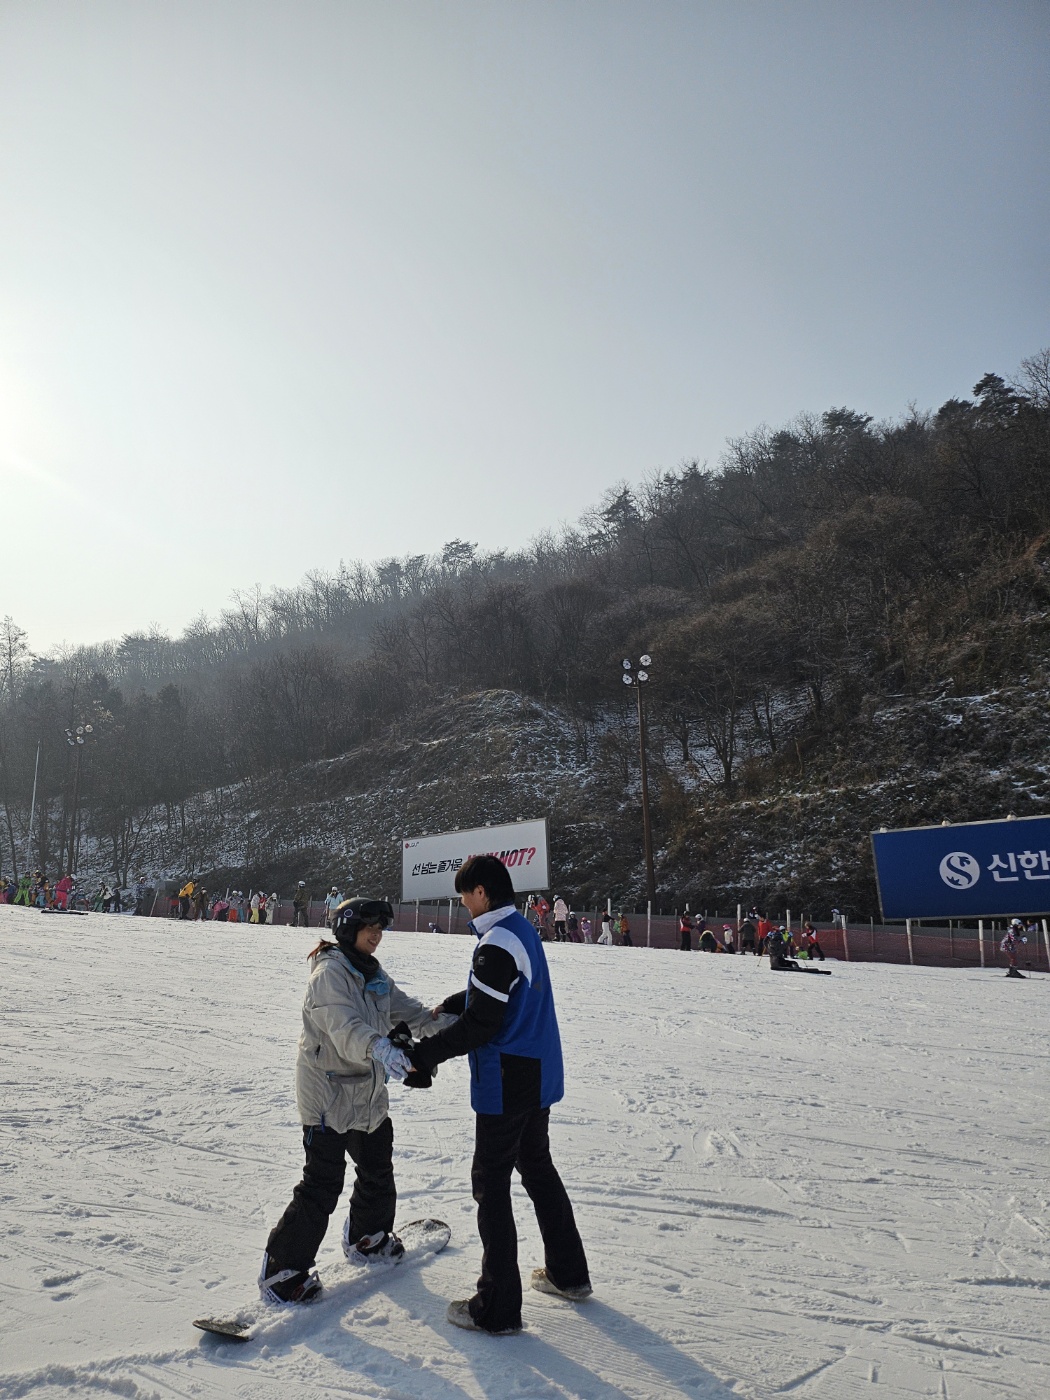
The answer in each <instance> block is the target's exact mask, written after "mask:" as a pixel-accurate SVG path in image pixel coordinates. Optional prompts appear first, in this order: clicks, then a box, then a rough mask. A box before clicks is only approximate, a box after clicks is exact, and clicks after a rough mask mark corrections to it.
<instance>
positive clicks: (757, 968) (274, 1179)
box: [0, 906, 1050, 1400]
mask: <svg viewBox="0 0 1050 1400" xmlns="http://www.w3.org/2000/svg"><path fill="white" fill-rule="evenodd" d="M315 939H316V931H314V932H309V933H308V932H306V931H303V930H299V931H297V932H293V931H292V930H290V929H284V928H278V929H271V928H262V929H256V928H253V927H251V926H240V927H236V928H235V927H231V926H229V925H226V924H223V925H212V924H187V923H178V922H174V921H168V920H159V919H155V920H144V919H135V918H127V917H123V918H122V917H119V916H106V915H91V916H88V917H85V918H74V917H48V916H43V915H40V914H38V913H37V912H36V911H30V910H22V909H14V908H10V907H6V906H4V907H0V951H2V958H3V961H2V967H3V977H2V984H0V1004H2V1016H0V1041H2V1046H3V1057H4V1058H3V1073H2V1075H0V1079H2V1084H3V1092H2V1098H0V1231H2V1234H0V1255H2V1259H0V1264H2V1267H0V1306H2V1318H3V1324H2V1328H0V1400H7V1398H8V1397H15V1396H18V1397H22V1396H28V1397H33V1400H60V1398H61V1400H69V1397H71V1396H80V1395H84V1396H97V1395H106V1394H109V1395H116V1396H121V1397H127V1398H128V1400H147V1397H163V1400H167V1398H168V1397H196V1398H197V1400H212V1397H222V1398H223V1400H225V1398H226V1397H238V1398H241V1397H245V1398H246V1400H255V1397H260V1400H270V1397H273V1398H274V1400H276V1397H289V1396H294V1397H296V1400H312V1397H331V1396H351V1397H376V1398H378V1400H406V1398H408V1397H412V1398H413V1400H415V1398H416V1397H418V1400H476V1397H484V1396H498V1397H512V1398H513V1400H525V1397H544V1398H545V1400H546V1397H587V1398H588V1400H606V1398H607V1397H614V1396H628V1397H636V1398H637V1400H641V1397H654V1398H655V1397H660V1398H661V1400H662V1398H663V1397H679V1396H686V1397H692V1398H693V1400H696V1397H705V1398H706V1400H716V1397H717V1398H718V1400H721V1397H729V1396H731V1395H732V1396H747V1397H773V1396H784V1395H789V1396H792V1397H798V1398H799V1400H818V1397H819V1400H851V1398H852V1397H856V1396H869V1397H871V1400H891V1397H894V1398H895V1397H900V1400H904V1398H905V1397H907V1398H908V1400H911V1397H917V1396H936V1397H941V1400H992V1397H1007V1396H1009V1397H1026V1398H1027V1397H1036V1396H1043V1395H1047V1394H1050V1345H1048V1343H1050V1253H1048V1234H1050V1204H1048V1202H1050V1193H1048V1183H1047V1173H1048V1161H1050V1152H1048V1143H1050V1132H1048V1122H1047V1094H1046V1087H1047V1070H1048V1063H1047V1046H1046V1039H1045V1032H1046V1025H1047V1005H1048V1000H1047V998H1048V993H1050V983H1048V980H1047V979H1045V978H1039V977H1033V978H1031V979H1029V980H1028V981H1026V982H1025V985H1024V986H1023V987H1022V986H1021V985H1020V983H1019V982H1016V981H1009V980H1007V979H1006V978H1004V977H1003V976H1002V974H1001V973H991V972H985V973H982V972H976V971H974V972H965V971H951V970H945V969H934V968H908V967H888V966H887V967H882V966H877V965H872V964H859V965H858V964H852V965H850V964H841V963H834V964H831V966H832V968H833V972H834V976H833V977H820V978H818V977H805V976H797V975H774V974H771V973H770V971H769V969H768V966H767V964H765V963H762V964H761V965H760V964H758V963H757V962H756V961H755V960H754V959H752V958H744V957H732V958H730V957H712V956H707V955H701V954H684V953H678V952H671V951H656V950H653V951H650V950H647V949H644V948H636V949H620V948H612V949H608V948H599V947H584V946H577V945H568V946H565V945H557V946H553V947H551V948H550V949H549V957H550V963H551V969H552V976H553V979H554V985H555V993H556V997H557V1002H558V1010H559V1016H560V1021H561V1026H562V1033H563V1039H564V1043H565V1054H566V1062H567V1076H566V1077H567V1084H568V1092H567V1097H566V1099H565V1100H564V1102H563V1103H562V1104H561V1105H559V1106H558V1107H557V1108H556V1109H555V1110H554V1113H553V1116H552V1139H553V1143H554V1152H555V1159H556V1161H557V1162H558V1164H559V1166H560V1168H561V1170H562V1172H563V1175H564V1177H565V1179H566V1183H567V1185H568V1188H569V1192H570V1195H571V1196H572V1199H573V1202H574V1204H575V1207H576V1211H577V1216H578V1219H579V1223H580V1228H581V1232H582V1234H583V1238H584V1242H585V1244H586V1247H587V1250H588V1253H589V1257H590V1262H591V1270H592V1276H593V1280H594V1285H595V1296H594V1299H593V1301H591V1302H590V1303H588V1304H585V1305H583V1306H579V1307H576V1306H573V1305H571V1304H568V1303H564V1302H562V1301H560V1300H558V1299H553V1298H549V1297H546V1296H544V1295H540V1294H536V1293H528V1292H527V1293H526V1302H525V1320H526V1331H525V1332H524V1333H523V1334H522V1335H521V1336H518V1337H511V1338H492V1337H487V1336H483V1335H477V1334H474V1333H466V1332H462V1331H457V1330H456V1329H455V1328H453V1327H451V1326H449V1324H448V1323H447V1322H446V1321H445V1308H446V1305H447V1303H448V1301H449V1299H452V1298H462V1297H465V1296H468V1295H469V1294H470V1293H471V1292H472V1290H473V1283H474V1279H475V1277H476V1275H477V1269H478V1262H479V1248H478V1243H477V1237H476V1234H475V1227H474V1218H473V1212H474V1207H473V1202H472V1200H471V1198H470V1185H469V1181H470V1156H471V1146H472V1118H471V1114H470V1110H469V1106H468V1098H467V1070H466V1066H465V1064H464V1063H462V1062H454V1063H451V1064H449V1065H446V1066H443V1067H442V1070H441V1073H440V1075H439V1076H438V1079H437V1081H436V1083H435V1086H434V1088H433V1090H431V1091H429V1092H423V1091H411V1090H406V1089H404V1088H402V1087H401V1086H394V1087H392V1093H391V1099H392V1106H393V1107H392V1112H393V1118H394V1128H395V1162H396V1166H397V1172H398V1184H399V1189H400V1201H399V1218H400V1219H402V1220H410V1219H413V1218H416V1217H418V1216H422V1215H436V1216H439V1217H441V1218H442V1219H444V1220H447V1221H448V1222H449V1223H450V1224H451V1226H452V1229H453V1238H452V1243H451V1244H450V1245H449V1247H448V1249H447V1250H446V1251H445V1252H444V1253H443V1254H441V1255H438V1256H436V1257H435V1258H434V1259H433V1260H432V1261H430V1262H428V1263H426V1264H424V1265H423V1266H421V1267H420V1268H418V1269H414V1270H412V1271H409V1272H406V1273H405V1274H404V1275H402V1276H398V1275H397V1273H396V1271H395V1272H394V1274H393V1275H392V1278H391V1281H390V1283H389V1286H388V1287H386V1288H380V1289H378V1290H376V1291H371V1292H369V1293H368V1294H367V1295H359V1294H355V1292H354V1288H353V1285H352V1282H350V1281H349V1280H347V1279H345V1278H340V1269H339V1264H340V1261H341V1254H340V1249H339V1227H340V1225H341V1221H342V1217H341V1215H340V1216H337V1217H336V1218H335V1220H334V1222H333V1227H332V1228H331V1229H330V1231H329V1234H328V1237H327V1238H326V1240H325V1243H324V1245H323V1247H322V1251H321V1255H320V1258H319V1260H318V1267H319V1270H320V1273H321V1276H322V1278H323V1279H324V1280H325V1281H326V1283H327V1284H328V1286H329V1297H328V1300H327V1301H326V1302H325V1303H324V1304H323V1305H322V1306H318V1307H317V1308H307V1309H305V1310H303V1311H302V1312H297V1311H281V1312H279V1313H276V1314H275V1315H274V1317H273V1319H272V1320H271V1322H270V1323H268V1324H267V1325H266V1327H265V1329H264V1333H263V1335H262V1336H260V1337H259V1339H258V1340H257V1341H256V1342H254V1343H250V1344H248V1345H247V1346H238V1345H237V1344H235V1343H222V1342H221V1341H219V1340H217V1339H216V1338H214V1337H208V1336H205V1335H203V1334H201V1333H199V1332H196V1331H195V1330H194V1328H193V1327H192V1326H191V1322H192V1319H193V1318H194V1317H197V1316H200V1315H201V1313H202V1312H215V1311H218V1310H222V1309H226V1308H229V1307H231V1306H236V1304H237V1303H238V1302H240V1301H246V1300H249V1301H250V1300H252V1299H253V1298H254V1296H255V1287H254V1281H255V1277H256V1273H257V1270H258V1265H259V1259H260V1255H261V1251H262V1247H263V1244H264V1241H265V1239H266V1235H267V1232H268V1230H269V1228H270V1227H271V1226H272V1225H273V1223H274V1222H275V1221H276V1219H277V1217H278V1216H279V1214H280V1212H281V1211H282V1210H283V1208H284V1206H285V1204H286V1203H287V1199H288V1196H289V1194H290V1192H291V1189H292V1187H293V1186H294V1184H295V1182H296V1181H297V1180H298V1174H299V1168H300V1165H301V1145H300V1135H299V1129H298V1126H297V1119H296V1113H295V1103H294V1096H293V1067H294V1061H295V1042H296V1038H297V1036H298V1031H299V1024H300V1018H299V1008H300V1004H301V999H302V989H303V984H304V980H305V975H306V964H305V961H304V956H305V954H306V952H307V950H308V949H309V947H310V946H311V945H312V942H313V941H314V940H315ZM470 951H471V943H470V941H469V939H467V938H452V937H437V936H433V935H425V934H411V933H390V934H388V935H387V936H386V938H385V939H384V942H383V947H382V948H381V950H380V956H381V958H382V961H383V962H384V964H385V965H386V967H387V969H388V970H389V971H390V973H391V974H392V975H393V976H394V977H395V978H396V979H397V980H398V981H399V982H401V983H402V984H403V985H404V986H406V987H407V988H408V989H410V990H411V991H412V992H414V993H415V994H417V995H418V996H420V997H422V998H423V999H425V1000H427V1001H431V1000H436V999H438V998H440V997H441V996H443V995H445V994H446V993H448V992H450V991H453V990H455V989H456V988H458V987H460V986H462V984H463V982H464V979H465V973H466V969H467V965H468V961H469V956H470ZM515 1202H516V1211H517V1216H518V1222H519V1228H520V1232H521V1249H520V1263H521V1266H522V1269H523V1271H524V1272H526V1273H527V1271H528V1270H530V1269H531V1268H532V1267H533V1266H534V1265H535V1264H538V1263H540V1262H541V1260H542V1256H541V1253H540V1242H539V1238H538V1234H537V1230H536V1226H535V1221H534V1218H533V1216H532V1213H531V1208H530V1206H529V1203H528V1201H527V1199H526V1198H525V1196H524V1195H523V1193H522V1192H521V1191H520V1188H518V1187H516V1188H515Z"/></svg>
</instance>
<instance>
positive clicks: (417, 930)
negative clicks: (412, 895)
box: [415, 899, 419, 933]
mask: <svg viewBox="0 0 1050 1400" xmlns="http://www.w3.org/2000/svg"><path fill="white" fill-rule="evenodd" d="M415 932H416V933H418V932H419V900H418V899H417V900H416V927H415Z"/></svg>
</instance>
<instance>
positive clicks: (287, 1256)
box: [259, 899, 452, 1303]
mask: <svg viewBox="0 0 1050 1400" xmlns="http://www.w3.org/2000/svg"><path fill="white" fill-rule="evenodd" d="M393 917H394V911H393V910H392V909H391V907H390V905H389V904H388V903H387V902H386V901H385V900H379V899H348V900H344V902H343V903H342V904H341V905H340V906H339V908H338V910H337V911H336V917H335V919H334V921H333V925H332V932H333V933H334V934H335V937H336V940H337V941H336V942H335V943H328V942H325V941H322V942H321V943H320V944H318V946H317V947H316V948H315V949H314V950H313V952H312V953H311V954H310V962H311V968H312V970H311V973H310V980H309V982H308V983H307V987H306V999H305V1001H304V1002H303V1033H302V1035H301V1036H300V1037H299V1056H298V1060H297V1062H296V1069H295V1096H296V1099H297V1101H298V1106H299V1117H300V1120H301V1121H302V1124H303V1146H304V1148H305V1149H306V1165H305V1167H304V1168H303V1179H302V1181H301V1182H300V1183H299V1185H298V1186H297V1187H296V1188H295V1190H294V1192H293V1193H292V1201H291V1204H290V1205H289V1207H288V1209H287V1210H286V1211H285V1213H284V1215H282V1216H281V1219H280V1221H279V1222H278V1224H277V1226H276V1227H275V1228H274V1230H273V1231H272V1232H271V1234H270V1238H269V1239H268V1240H267V1242H266V1252H265V1254H264V1255H263V1263H262V1271H261V1273H260V1274H259V1289H260V1292H261V1293H262V1295H263V1298H264V1299H265V1300H266V1301H267V1302H271V1303H305V1302H309V1300H310V1299H311V1298H313V1297H315V1296H316V1295H317V1294H318V1293H319V1292H320V1291H321V1281H320V1279H319V1278H318V1277H317V1274H316V1273H315V1272H314V1262H315V1260H316V1258H317V1251H318V1249H319V1247H320V1244H321V1241H322V1239H323V1238H324V1235H325V1231H326V1230H327V1229H328V1221H329V1219H330V1217H331V1215H332V1212H333V1211H334V1210H335V1208H336V1206H337V1205H338V1204H339V1196H340V1193H341V1192H342V1189H343V1179H344V1175H345V1172H346V1158H347V1157H348V1156H349V1157H350V1159H351V1160H352V1161H353V1163H354V1166H355V1169H356V1175H355V1180H354V1190H353V1194H352V1195H351V1197H350V1213H349V1215H348V1216H347V1218H346V1224H345V1225H344V1227H343V1253H344V1254H345V1255H346V1257H347V1258H348V1259H357V1260H363V1259H366V1258H369V1257H373V1256H385V1257H394V1258H396V1257H397V1256H398V1255H399V1254H401V1253H403V1247H402V1245H401V1242H400V1240H399V1239H398V1238H397V1236H396V1235H395V1234H394V1210H395V1207H396V1205H397V1191H396V1188H395V1186H394V1165H393V1148H394V1129H393V1125H392V1124H391V1122H390V1116H389V1113H388V1111H387V1110H388V1107H389V1100H388V1098H387V1090H386V1081H387V1079H388V1077H389V1078H392V1079H404V1078H405V1076H406V1074H408V1073H410V1072H411V1069H412V1066H411V1064H410V1063H409V1061H408V1059H407V1058H406V1057H405V1055H404V1053H403V1052H402V1051H401V1050H399V1049H397V1047H396V1046H394V1045H392V1044H391V1043H390V1040H389V1037H388V1033H389V1031H390V1030H391V1028H392V1027H393V1026H395V1025H397V1023H398V1022H399V1021H405V1022H407V1023H408V1026H409V1029H410V1030H411V1031H412V1032H413V1033H414V1034H416V1035H427V1034H432V1033H433V1032H434V1031H437V1030H439V1029H440V1028H441V1027H442V1026H447V1025H450V1024H451V1023H452V1017H451V1016H442V1017H440V1018H438V1019H434V1015H433V1013H432V1012H431V1010H430V1008H429V1007H426V1006H424V1005H423V1003H422V1002H419V1001H416V999H415V997H410V996H408V995H407V993H405V992H403V991H401V989H400V988H399V987H398V986H397V984H396V983H395V982H394V981H393V979H392V978H390V977H388V976H387V974H386V973H385V972H384V971H383V968H382V966H381V965H380V963H379V961H378V959H377V958H376V950H377V948H378V947H379V941H380V939H381V938H382V937H383V930H384V928H386V927H387V926H388V925H389V924H390V923H391V922H392V921H393Z"/></svg>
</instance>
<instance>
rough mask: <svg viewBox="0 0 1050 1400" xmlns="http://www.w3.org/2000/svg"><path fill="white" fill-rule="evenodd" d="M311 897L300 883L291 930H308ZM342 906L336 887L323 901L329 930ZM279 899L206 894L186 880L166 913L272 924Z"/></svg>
mask: <svg viewBox="0 0 1050 1400" xmlns="http://www.w3.org/2000/svg"><path fill="white" fill-rule="evenodd" d="M312 902H313V894H312V892H311V891H309V890H308V889H307V887H306V881H305V880H300V881H299V883H298V885H297V886H296V888H295V892H294V894H293V895H292V920H291V926H292V927H293V928H309V927H310V905H311V903H312ZM342 903H343V896H342V895H341V894H340V892H339V887H338V886H337V885H333V886H332V888H331V890H330V891H329V892H328V894H327V895H326V896H325V898H324V902H323V907H324V921H325V924H326V926H327V927H329V928H331V926H332V920H333V919H334V917H335V911H336V910H337V909H338V908H339V906H340V904H342ZM280 904H281V899H280V896H279V895H278V894H277V891H276V890H274V891H273V892H272V893H270V894H267V893H266V891H265V890H227V891H226V892H225V894H217V893H209V892H208V891H207V890H206V889H205V888H204V887H203V885H201V884H200V883H199V882H197V881H195V880H192V879H190V880H187V881H186V883H185V884H184V885H183V886H182V888H181V889H180V890H179V892H178V894H173V895H170V896H169V908H168V913H169V914H170V916H171V917H172V918H177V919H190V920H197V919H217V920H220V921H222V922H225V923H231V924H273V923H276V922H277V915H278V912H279V910H280Z"/></svg>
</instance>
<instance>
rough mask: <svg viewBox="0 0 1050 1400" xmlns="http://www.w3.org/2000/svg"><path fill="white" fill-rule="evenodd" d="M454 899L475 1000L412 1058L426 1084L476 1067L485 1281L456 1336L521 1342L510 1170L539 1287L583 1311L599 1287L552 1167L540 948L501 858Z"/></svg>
mask: <svg viewBox="0 0 1050 1400" xmlns="http://www.w3.org/2000/svg"><path fill="white" fill-rule="evenodd" d="M456 892H457V893H458V894H459V897H460V900H461V902H462V903H463V905H464V907H465V908H466V909H467V911H468V913H469V914H470V916H471V929H472V930H473V932H474V933H475V935H476V936H477V939H478V942H477V946H476V948H475V949H474V957H473V959H472V962H471V968H470V977H469V978H468V981H467V989H466V991H465V992H457V993H455V994H454V995H453V996H450V997H447V998H446V999H445V1001H444V1002H443V1003H442V1005H441V1008H440V1009H441V1010H442V1011H447V1012H451V1013H452V1014H453V1015H455V1016H457V1017H458V1020H457V1021H456V1022H455V1024H454V1025H451V1026H448V1027H447V1028H446V1029H445V1030H443V1031H439V1032H438V1034H437V1035H433V1036H430V1037H428V1038H427V1039H426V1040H424V1041H423V1042H422V1043H421V1044H419V1045H417V1046H414V1047H413V1048H412V1050H411V1051H410V1058H411V1060H412V1063H413V1065H414V1067H415V1068H416V1069H417V1070H419V1071H421V1072H422V1073H423V1074H424V1075H426V1074H427V1073H429V1072H431V1071H433V1069H434V1067H435V1066H436V1065H439V1064H441V1062H442V1061H443V1060H450V1059H452V1058H453V1057H454V1056H456V1055H469V1056H470V1102H471V1107H472V1108H473V1109H474V1112H475V1114H476V1132H475V1139H474V1162H473V1166H472V1168H471V1185H472V1187H473V1194H474V1199H475V1201H477V1203H478V1233H479V1234H480V1236H481V1247H482V1255H481V1277H480V1278H479V1279H478V1288H477V1292H476V1293H475V1294H474V1296H473V1298H465V1299H462V1300H460V1301H458V1302H454V1303H450V1304H449V1309H448V1318H449V1321H450V1322H454V1323H455V1324H456V1326H457V1327H466V1328H472V1329H474V1330H476V1331H482V1332H494V1333H497V1334H501V1335H502V1334H505V1333H510V1332H520V1331H521V1275H520V1274H519V1272H518V1236H517V1231H516V1230H515V1227H514V1212H513V1209H512V1207H511V1199H510V1179H511V1172H512V1171H513V1170H514V1168H517V1170H518V1172H519V1173H520V1175H521V1184H522V1185H523V1186H524V1187H525V1190H526V1191H527V1192H528V1194H529V1196H530V1198H531V1200H532V1204H533V1206H534V1207H535V1210H536V1219H537V1221H538V1223H539V1227H540V1234H541V1236H542V1237H543V1253H544V1267H543V1268H542V1269H534V1270H533V1273H532V1280H531V1282H532V1287H533V1288H536V1289H539V1290H540V1292H542V1293H554V1294H556V1295H557V1296H558V1297H560V1298H569V1299H572V1300H573V1301H576V1302H578V1301H580V1300H582V1299H584V1298H586V1297H588V1296H589V1295H590V1292H591V1283H590V1275H589V1272H588V1269H587V1256H586V1255H585V1254H584V1250H583V1242H582V1241H581V1239H580V1232H579V1231H578V1230H577V1228H576V1220H575V1217H574V1216H573V1212H572V1203H571V1202H570V1200H569V1197H568V1194H567V1192H566V1190H565V1187H564V1186H563V1184H562V1180H561V1177H560V1176H559V1175H558V1170H557V1168H556V1167H555V1165H554V1163H553V1161H552V1160H551V1149H550V1138H549V1136H548V1129H549V1123H550V1108H551V1104H553V1103H557V1101H558V1100H559V1099H560V1098H561V1097H562V1096H563V1094H564V1092H565V1085H564V1077H563V1073H562V1058H561V1037H560V1036H559V1034H558V1020H557V1017H556V1016H555V1013H554V997H553V994H552V992H551V983H550V974H549V972H548V969H547V959H546V956H545V955H544V951H543V944H542V943H541V942H540V938H539V935H538V934H537V932H536V930H535V928H534V927H533V926H532V924H530V923H529V922H528V920H527V919H524V918H523V917H522V916H521V914H519V913H518V911H517V909H516V908H515V906H514V886H513V884H512V883H511V878H510V874H509V873H508V871H507V867H506V866H505V865H504V864H503V862H502V861H501V860H499V859H498V858H497V857H496V856H472V857H471V859H470V860H468V861H466V862H465V863H464V864H463V865H462V866H461V867H460V870H459V872H458V873H457V875H456Z"/></svg>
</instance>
